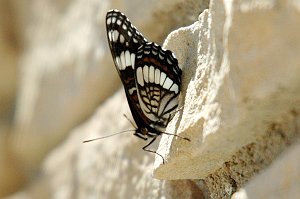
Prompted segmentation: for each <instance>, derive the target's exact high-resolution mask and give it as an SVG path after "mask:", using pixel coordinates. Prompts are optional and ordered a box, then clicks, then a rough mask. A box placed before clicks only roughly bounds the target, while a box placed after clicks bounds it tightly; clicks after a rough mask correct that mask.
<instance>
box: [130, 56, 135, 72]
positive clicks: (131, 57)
mask: <svg viewBox="0 0 300 199" xmlns="http://www.w3.org/2000/svg"><path fill="white" fill-rule="evenodd" d="M130 59H131V66H132V68H133V69H134V64H135V54H134V53H131V55H130Z"/></svg>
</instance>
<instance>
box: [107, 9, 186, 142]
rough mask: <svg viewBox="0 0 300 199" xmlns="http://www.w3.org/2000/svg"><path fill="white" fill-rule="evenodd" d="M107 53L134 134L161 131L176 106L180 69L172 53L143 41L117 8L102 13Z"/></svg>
mask: <svg viewBox="0 0 300 199" xmlns="http://www.w3.org/2000/svg"><path fill="white" fill-rule="evenodd" d="M106 29H107V38H108V41H109V47H110V50H111V54H112V57H113V60H114V63H115V66H116V68H117V71H118V73H119V76H120V78H121V80H122V83H123V85H124V89H125V93H126V97H127V101H128V104H129V107H130V109H131V113H132V115H133V118H134V120H135V123H136V124H137V126H138V129H137V131H136V133H135V135H137V136H139V137H140V138H143V139H147V137H148V136H156V135H159V134H161V132H162V131H163V129H164V128H165V127H166V126H167V124H168V122H169V121H170V119H171V117H172V114H171V113H172V111H174V110H175V109H176V107H177V106H178V95H179V92H180V87H181V73H182V72H181V69H180V68H179V67H178V62H177V59H176V58H175V56H174V55H173V54H172V52H171V51H169V50H163V49H162V48H161V47H160V46H158V45H157V44H155V43H152V42H147V40H146V39H145V38H144V37H143V36H142V34H141V33H139V31H138V30H137V29H136V28H135V27H134V26H133V25H132V24H131V23H130V21H129V20H128V18H127V17H126V16H125V15H124V14H123V13H121V12H119V11H117V10H111V11H109V12H108V13H107V15H106Z"/></svg>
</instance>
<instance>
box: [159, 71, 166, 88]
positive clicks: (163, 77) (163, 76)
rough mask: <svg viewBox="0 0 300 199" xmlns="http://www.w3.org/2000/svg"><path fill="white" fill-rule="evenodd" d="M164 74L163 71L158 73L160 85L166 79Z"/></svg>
mask: <svg viewBox="0 0 300 199" xmlns="http://www.w3.org/2000/svg"><path fill="white" fill-rule="evenodd" d="M166 76H167V75H166V73H164V72H161V73H160V85H163V83H164V81H165V79H166Z"/></svg>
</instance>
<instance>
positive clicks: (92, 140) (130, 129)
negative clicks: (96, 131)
mask: <svg viewBox="0 0 300 199" xmlns="http://www.w3.org/2000/svg"><path fill="white" fill-rule="evenodd" d="M132 131H135V129H130V130H126V131H121V132H119V133H114V134H111V135H107V136H103V137H99V138H94V139H90V140H85V141H83V143H87V142H92V141H95V140H101V139H104V138H108V137H112V136H115V135H119V134H122V133H128V132H132Z"/></svg>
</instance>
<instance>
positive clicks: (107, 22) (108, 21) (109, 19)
mask: <svg viewBox="0 0 300 199" xmlns="http://www.w3.org/2000/svg"><path fill="white" fill-rule="evenodd" d="M110 23H111V17H109V18H108V19H107V21H106V24H107V25H109V24H110Z"/></svg>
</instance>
